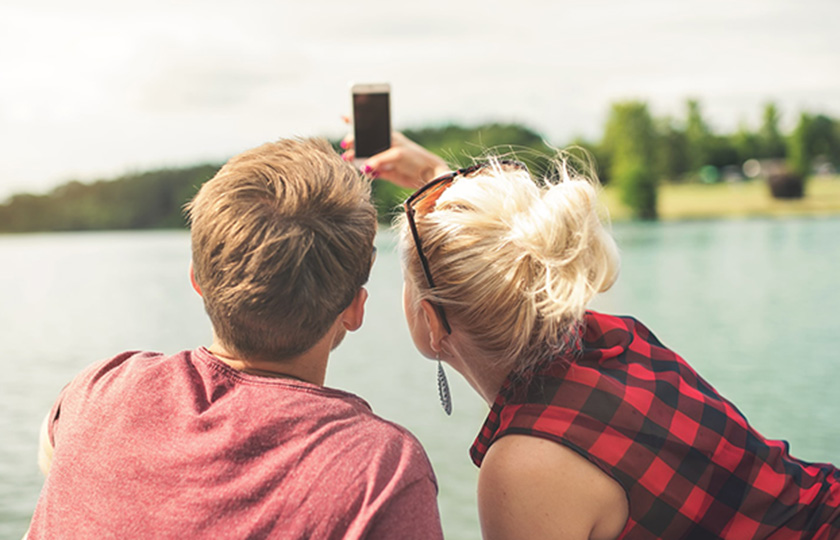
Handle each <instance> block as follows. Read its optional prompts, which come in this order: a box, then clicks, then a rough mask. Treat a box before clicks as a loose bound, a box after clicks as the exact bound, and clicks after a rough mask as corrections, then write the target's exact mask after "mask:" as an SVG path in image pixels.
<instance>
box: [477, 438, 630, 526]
mask: <svg viewBox="0 0 840 540" xmlns="http://www.w3.org/2000/svg"><path fill="white" fill-rule="evenodd" d="M478 498H479V514H480V518H481V522H482V529H483V530H484V531H485V535H487V533H488V532H490V531H492V532H493V534H490V535H488V536H489V537H491V538H517V537H518V538H555V537H557V538H560V537H562V538H615V537H616V536H618V534H619V533H621V531H622V529H623V528H624V524H625V522H626V521H627V516H628V512H629V510H628V502H627V495H626V493H625V491H624V489H623V488H622V487H621V485H620V484H619V483H618V482H617V481H616V480H615V479H613V478H612V477H610V476H609V475H608V474H606V473H605V472H603V471H602V470H601V469H599V468H598V467H597V466H595V465H594V464H592V463H591V462H590V461H588V460H587V459H586V458H584V457H583V456H581V455H580V454H578V453H577V452H575V451H574V450H572V449H571V448H569V447H567V446H565V445H563V444H560V443H557V442H554V441H551V440H547V439H543V438H539V437H532V436H528V435H507V436H505V437H502V438H501V439H499V440H498V441H496V442H495V443H494V444H493V445H492V446H491V447H490V450H489V451H488V453H487V456H486V458H485V460H484V462H483V463H482V466H481V471H480V473H479V484H478ZM523 527H525V528H526V529H527V531H525V532H527V534H523ZM488 529H489V530H488Z"/></svg>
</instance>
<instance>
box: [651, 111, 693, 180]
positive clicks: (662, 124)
mask: <svg viewBox="0 0 840 540" xmlns="http://www.w3.org/2000/svg"><path fill="white" fill-rule="evenodd" d="M656 132H657V148H658V151H657V165H658V169H659V171H660V172H661V175H662V177H663V178H666V179H668V180H672V181H676V180H680V179H682V178H683V176H684V175H685V173H687V172H688V171H689V163H688V140H687V138H686V135H685V132H684V131H683V130H681V129H680V128H679V127H678V126H677V125H676V123H675V122H674V120H673V119H672V118H665V119H662V120H659V121H658V122H657V129H656Z"/></svg>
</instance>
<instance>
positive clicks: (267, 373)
mask: <svg viewBox="0 0 840 540" xmlns="http://www.w3.org/2000/svg"><path fill="white" fill-rule="evenodd" d="M208 350H209V351H210V353H211V354H213V356H215V357H216V358H218V359H219V360H220V361H221V362H223V363H225V364H227V365H228V366H230V367H232V368H233V369H235V370H237V371H241V372H243V373H250V374H252V375H259V376H261V377H276V378H285V379H295V380H299V381H305V382H308V383H312V384H317V385H318V386H323V385H324V379H325V378H326V375H327V360H328V358H329V353H330V348H329V347H326V348H325V347H324V346H323V345H322V343H321V342H320V341H319V342H318V343H316V344H315V346H314V347H312V348H311V349H309V350H307V351H305V352H303V353H302V354H300V355H298V356H295V357H293V358H286V359H283V360H278V361H271V360H252V359H248V358H242V357H239V356H237V355H235V354H233V353H231V352H230V350H229V348H227V347H225V345H224V344H223V343H221V342H220V341H219V340H218V339H216V338H215V337H214V339H213V344H212V345H211V346H210V347H208Z"/></svg>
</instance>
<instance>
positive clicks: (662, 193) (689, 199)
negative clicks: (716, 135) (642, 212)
mask: <svg viewBox="0 0 840 540" xmlns="http://www.w3.org/2000/svg"><path fill="white" fill-rule="evenodd" d="M603 201H604V203H605V204H606V205H607V207H608V208H609V210H610V217H611V218H612V220H613V221H624V220H627V219H630V211H629V210H628V209H627V207H625V206H624V205H623V204H621V202H620V201H619V197H618V193H617V192H616V190H615V189H613V188H611V187H610V186H607V188H606V189H605V190H604V193H603ZM824 215H840V176H823V177H813V178H810V179H808V182H807V184H806V186H805V197H803V198H802V199H799V200H789V201H785V200H779V199H773V198H772V197H771V196H770V189H769V188H768V187H767V184H766V183H765V182H764V181H763V180H753V181H749V182H737V183H720V184H712V185H706V184H663V185H661V186H660V187H659V217H660V219H662V220H663V221H676V220H686V219H733V218H735V219H738V218H753V217H789V216H824Z"/></svg>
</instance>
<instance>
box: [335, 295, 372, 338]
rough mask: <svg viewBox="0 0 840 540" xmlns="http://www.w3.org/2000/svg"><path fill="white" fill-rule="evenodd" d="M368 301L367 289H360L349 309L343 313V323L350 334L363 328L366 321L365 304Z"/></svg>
mask: <svg viewBox="0 0 840 540" xmlns="http://www.w3.org/2000/svg"><path fill="white" fill-rule="evenodd" d="M367 299H368V292H367V289H365V288H364V287H362V288H360V289H359V292H357V293H356V296H355V298H353V301H352V302H350V305H349V306H347V309H345V310H344V311H343V312H342V313H341V322H342V324H343V325H344V328H345V329H346V330H348V331H349V332H355V331H356V330H358V329H359V328H361V326H362V322H364V320H365V302H367Z"/></svg>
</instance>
